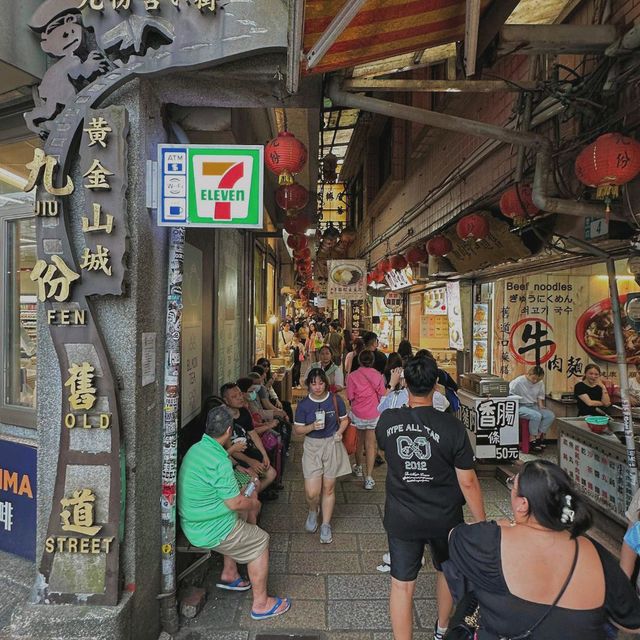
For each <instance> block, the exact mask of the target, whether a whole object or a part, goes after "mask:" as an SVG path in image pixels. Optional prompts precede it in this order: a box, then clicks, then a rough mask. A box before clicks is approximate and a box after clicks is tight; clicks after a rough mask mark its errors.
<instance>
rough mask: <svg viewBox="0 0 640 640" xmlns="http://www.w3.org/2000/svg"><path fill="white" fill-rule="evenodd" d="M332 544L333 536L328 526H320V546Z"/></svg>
mask: <svg viewBox="0 0 640 640" xmlns="http://www.w3.org/2000/svg"><path fill="white" fill-rule="evenodd" d="M332 542H333V534H332V532H331V525H330V524H321V525H320V544H331V543H332Z"/></svg>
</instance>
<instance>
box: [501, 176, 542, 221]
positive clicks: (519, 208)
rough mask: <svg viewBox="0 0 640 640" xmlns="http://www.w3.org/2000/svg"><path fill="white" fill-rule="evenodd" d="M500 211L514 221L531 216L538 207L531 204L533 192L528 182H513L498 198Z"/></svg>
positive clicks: (535, 213)
mask: <svg viewBox="0 0 640 640" xmlns="http://www.w3.org/2000/svg"><path fill="white" fill-rule="evenodd" d="M500 211H501V212H502V215H503V216H507V218H511V219H513V220H515V221H523V220H525V219H526V218H533V217H534V216H537V215H538V213H540V209H539V208H538V207H536V205H535V204H533V193H532V191H531V185H530V184H514V185H513V186H512V187H510V188H509V189H507V190H506V191H505V192H504V193H503V194H502V197H501V198H500Z"/></svg>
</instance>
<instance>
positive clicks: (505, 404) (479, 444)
mask: <svg viewBox="0 0 640 640" xmlns="http://www.w3.org/2000/svg"><path fill="white" fill-rule="evenodd" d="M458 397H459V398H460V410H459V412H458V417H459V418H460V420H462V422H463V423H464V425H465V427H466V428H467V430H468V432H469V440H470V441H471V446H472V447H473V451H474V453H475V455H476V458H477V459H478V460H479V461H482V462H502V461H507V460H517V459H518V455H519V447H518V442H519V433H518V396H506V397H492V396H490V397H487V396H477V395H475V394H473V393H471V392H470V391H468V390H466V389H460V390H459V391H458Z"/></svg>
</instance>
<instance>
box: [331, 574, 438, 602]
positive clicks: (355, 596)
mask: <svg viewBox="0 0 640 640" xmlns="http://www.w3.org/2000/svg"><path fill="white" fill-rule="evenodd" d="M390 589H391V577H390V575H389V574H388V573H378V574H377V575H359V576H343V575H330V576H328V577H327V591H328V598H329V600H359V599H362V598H388V597H389V591H390ZM435 596H436V591H435V581H434V580H433V576H431V575H428V574H425V573H424V572H421V573H420V575H419V576H418V580H417V581H416V595H415V597H416V598H435Z"/></svg>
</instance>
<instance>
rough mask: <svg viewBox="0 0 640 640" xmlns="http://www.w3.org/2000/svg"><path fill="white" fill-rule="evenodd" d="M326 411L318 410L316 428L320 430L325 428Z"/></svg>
mask: <svg viewBox="0 0 640 640" xmlns="http://www.w3.org/2000/svg"><path fill="white" fill-rule="evenodd" d="M324 416H325V414H324V411H316V422H315V426H314V429H315V430H316V431H319V430H320V429H324Z"/></svg>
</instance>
